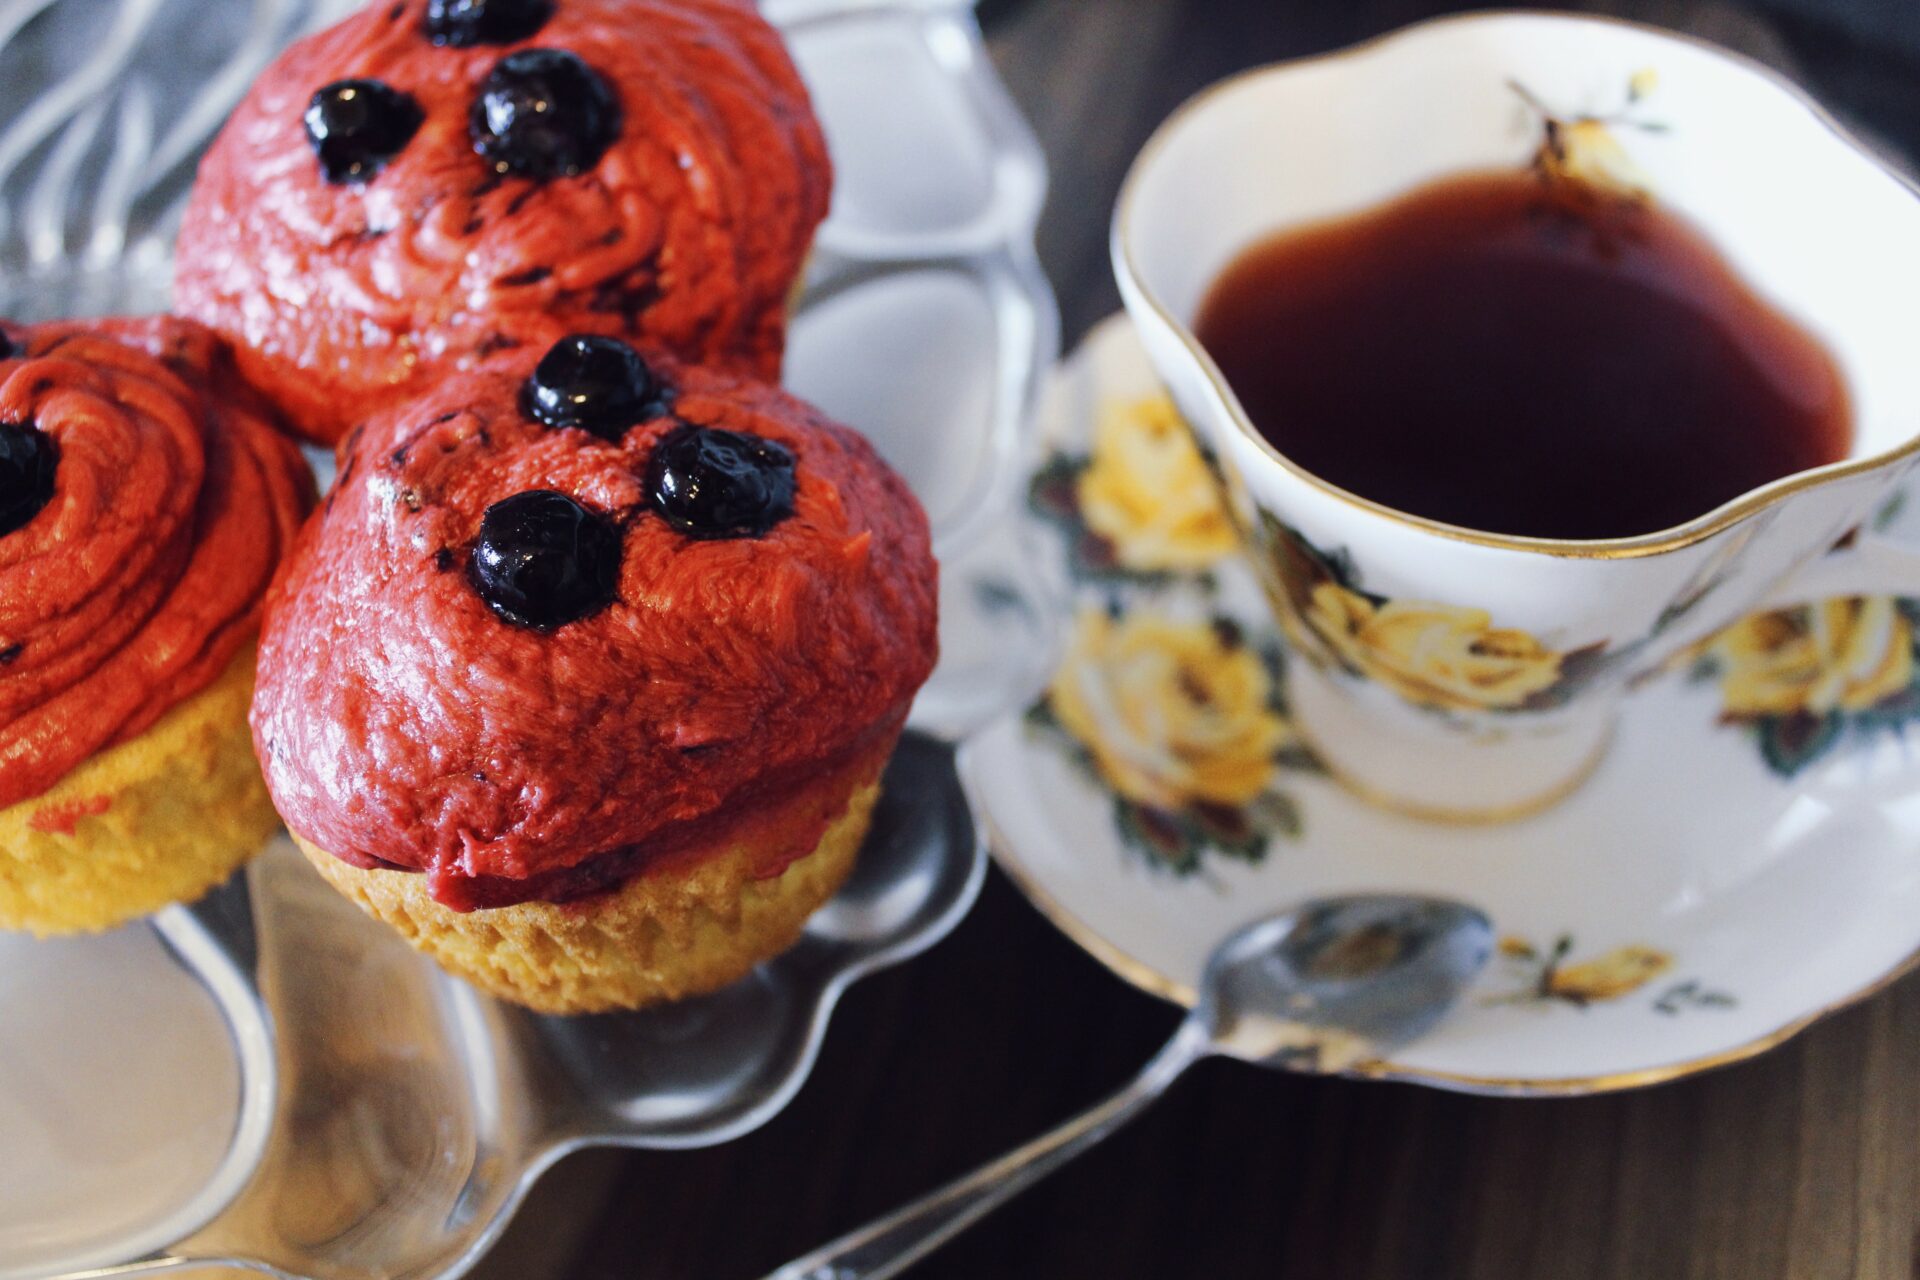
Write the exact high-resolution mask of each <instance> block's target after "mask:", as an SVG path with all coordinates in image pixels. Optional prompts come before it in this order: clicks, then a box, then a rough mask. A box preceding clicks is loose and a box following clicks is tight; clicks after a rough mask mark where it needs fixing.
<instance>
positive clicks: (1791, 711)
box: [1694, 596, 1920, 778]
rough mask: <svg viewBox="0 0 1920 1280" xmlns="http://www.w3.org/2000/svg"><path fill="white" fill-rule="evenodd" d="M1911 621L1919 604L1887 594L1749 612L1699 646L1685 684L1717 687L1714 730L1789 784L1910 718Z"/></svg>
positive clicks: (1917, 704) (1916, 678)
mask: <svg viewBox="0 0 1920 1280" xmlns="http://www.w3.org/2000/svg"><path fill="white" fill-rule="evenodd" d="M1916 623H1920V601H1916V600H1907V599H1899V598H1896V597H1892V596H1854V597H1848V598H1845V599H1836V600H1825V601H1822V602H1820V603H1819V604H1817V605H1808V606H1805V607H1802V608H1797V609H1785V610H1780V611H1778V612H1774V613H1756V614H1753V615H1751V616H1749V617H1746V618H1743V619H1741V620H1740V621H1739V622H1736V623H1734V624H1733V625H1732V626H1731V627H1729V628H1727V629H1726V630H1725V631H1722V632H1721V633H1720V634H1719V635H1717V636H1715V637H1713V638H1712V639H1711V640H1708V641H1707V642H1706V643H1705V644H1704V645H1703V646H1701V648H1700V649H1699V650H1698V651H1697V656H1696V661H1695V664H1694V678H1695V679H1696V680H1717V681H1718V682H1719V685H1720V698H1721V713H1720V719H1721V722H1722V723H1724V724H1729V725H1737V726H1739V727H1741V728H1743V729H1745V730H1746V731H1747V732H1748V733H1749V734H1750V735H1751V736H1752V738H1753V740H1754V743H1755V745H1756V746H1757V747H1758V749H1759V752H1760V758H1761V759H1762V760H1763V761H1765V762H1766V764H1767V767H1768V768H1770V769H1772V770H1773V771H1774V772H1775V773H1777V774H1779V775H1780V776H1781V777H1784V778H1791V777H1793V776H1794V775H1795V774H1797V773H1799V772H1800V771H1801V770H1803V769H1805V768H1806V767H1807V766H1808V765H1810V764H1812V763H1813V762H1814V761H1816V760H1818V759H1820V758H1822V757H1823V756H1825V755H1827V754H1828V753H1830V752H1832V751H1833V750H1835V749H1836V748H1838V747H1840V746H1841V745H1842V744H1843V743H1845V742H1847V741H1848V740H1850V739H1852V740H1860V739H1864V738H1866V737H1869V736H1871V735H1874V734H1877V733H1882V732H1885V731H1887V730H1895V731H1898V730H1900V729H1902V728H1904V727H1905V726H1906V725H1907V724H1909V723H1910V722H1912V721H1913V720H1915V719H1916V718H1920V663H1916V661H1915V652H1916Z"/></svg>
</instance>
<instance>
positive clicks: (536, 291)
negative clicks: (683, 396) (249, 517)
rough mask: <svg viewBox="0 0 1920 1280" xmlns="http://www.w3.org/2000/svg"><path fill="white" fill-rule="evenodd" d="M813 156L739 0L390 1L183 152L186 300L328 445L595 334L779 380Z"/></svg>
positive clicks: (286, 59)
mask: <svg viewBox="0 0 1920 1280" xmlns="http://www.w3.org/2000/svg"><path fill="white" fill-rule="evenodd" d="M830 186H831V168H830V166H829V164H828V161H827V155H826V148H825V143H824V141H823V139H822V137H821V133H820V129H819V125H818V123H817V122H816V121H815V120H814V117H813V114H812V111H811V109H810V106H809V104H808V100H807V94H806V90H805V88H804V86H803V85H802V84H801V82H800V79H799V76H798V74H797V73H796V71H795V69H794V67H793V64H792V62H791V60H790V59H789V58H788V56H787V54H786V51H785V49H784V48H783V46H782V44H781V42H780V37H779V35H778V33H777V32H775V31H774V30H773V28H772V27H770V26H769V25H767V23H766V22H765V21H763V20H762V19H761V18H760V17H759V15H758V14H757V13H756V12H755V9H754V7H753V5H752V4H750V3H747V2H746V0H404V2H402V3H394V4H387V3H376V4H373V5H371V6H369V7H368V8H367V9H365V10H363V11H361V12H360V13H358V14H356V15H355V16H353V17H351V18H348V19H347V20H346V21H344V22H342V23H340V24H339V25H338V26H335V27H333V28H331V29H329V30H327V31H324V32H321V33H320V34H318V35H315V36H312V37H310V38H308V39H306V40H303V41H301V42H300V43H298V44H296V45H294V46H293V47H292V48H290V49H289V50H288V51H287V52H286V53H285V54H284V55H283V56H282V57H281V58H280V59H279V60H278V61H277V62H275V63H274V65H273V66H272V67H270V68H269V69H268V70H267V71H266V73H265V74H264V75H263V76H262V77H261V78H260V80H259V82H258V83H257V84H256V85H255V86H254V88H253V90H252V92H251V93H249V94H248V96H247V98H246V100H245V101H244V102H243V103H241V105H240V107H239V109H238V110H237V111H236V112H235V113H234V116H233V118H232V120H231V121H229V122H228V124H227V126H226V128H225V130H224V131H223V132H222V133H221V134H220V136H219V138H218V139H216V141H215V142H214V145H213V148H212V150H211V151H210V152H209V153H208V155H207V157H206V159H205V161H204V162H203V164H202V165H201V169H200V175H199V179H198V181H197V182H196V184H195V187H194V192H193V198H192V202H191V204H190V206H189V208H188V210H187V215H186V220H185V223H184V225H183V226H182V229H181V234H180V241H179V268H178V276H177V279H176V284H175V296H176V305H177V306H178V308H179V309H180V310H181V311H182V312H183V313H184V314H187V315H191V316H194V317H196V318H197V319H200V320H202V321H205V322H206V323H207V324H210V325H212V326H213V327H214V328H216V329H219V330H221V331H222V332H223V333H225V334H227V335H228V336H229V337H231V338H232V339H234V341H235V342H236V344H237V345H239V346H240V347H241V348H242V353H241V354H242V362H243V367H244V370H245V372H246V373H247V374H248V376H249V377H250V378H252V379H253V380H254V381H255V382H256V383H257V384H258V385H259V386H260V387H261V388H262V389H263V390H265V391H266V392H267V393H268V394H269V395H271V396H272V397H273V398H274V399H275V400H276V401H277V402H278V403H279V404H280V405H281V406H282V407H283V408H284V409H285V410H286V411H287V412H288V414H289V415H290V416H291V417H292V418H293V419H294V420H295V421H296V422H297V423H298V424H299V425H300V426H301V428H302V429H303V430H305V431H306V432H308V433H309V434H311V435H312V436H313V438H314V439H316V440H320V441H324V442H327V443H332V442H333V441H335V440H337V439H338V438H339V437H340V436H341V435H343V434H344V433H345V432H346V430H347V429H348V428H349V427H350V426H352V425H353V424H355V423H358V422H361V421H363V420H365V419H366V418H367V417H368V416H370V415H371V414H373V413H374V412H376V411H377V410H379V409H380V408H382V407H385V406H387V405H389V404H391V403H394V402H395V401H396V400H397V399H399V398H406V397H410V396H413V395H418V394H420V393H421V392H423V391H424V390H425V389H426V388H428V387H430V386H432V385H433V383H434V382H435V381H437V380H438V379H440V378H441V377H443V376H445V375H446V374H447V373H449V372H453V371H458V370H464V369H467V368H471V367H473V366H474V365H475V364H476V363H477V362H478V361H480V360H481V359H483V358H484V357H486V356H488V355H491V354H494V353H497V352H500V351H503V350H512V349H519V348H525V349H527V350H529V351H532V352H535V353H538V352H540V351H544V350H545V349H546V348H547V347H549V346H550V345H551V344H552V343H553V342H555V341H556V340H558V339H559V338H560V337H561V336H563V335H565V334H568V333H575V332H587V333H601V334H613V335H622V336H626V337H630V338H644V339H646V340H647V341H648V342H650V343H654V344H659V345H661V346H664V347H665V348H666V349H668V350H671V351H673V352H675V353H676V354H678V355H680V356H681V357H683V358H685V359H688V360H691V361H696V362H714V363H719V364H723V365H727V366H731V367H736V368H740V369H744V370H749V371H752V372H754V373H757V374H758V375H760V376H762V377H768V378H771V377H773V376H775V375H777V373H778V370H779V365H780V356H781V349H782V345H783V342H784V337H785V328H786V310H787V307H786V304H787V299H788V297H789V294H790V292H791V290H792V288H793V286H794V282H795V280H796V278H797V277H798V275H799V272H800V270H801V267H802V264H803V261H804V258H805V256H806V254H807V251H808V249H809V247H810V245H811V243H812V239H813V233H814V230H815V228H816V227H817V226H818V224H819V222H820V221H821V219H822V218H823V217H825V215H826V209H827V199H828V193H829V188H830Z"/></svg>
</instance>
